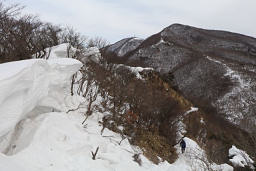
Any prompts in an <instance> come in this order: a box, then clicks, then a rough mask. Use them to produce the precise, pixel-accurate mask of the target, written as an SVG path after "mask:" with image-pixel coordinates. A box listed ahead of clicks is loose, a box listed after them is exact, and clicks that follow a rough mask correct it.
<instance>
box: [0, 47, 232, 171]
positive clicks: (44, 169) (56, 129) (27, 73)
mask: <svg viewBox="0 0 256 171" xmlns="http://www.w3.org/2000/svg"><path fill="white" fill-rule="evenodd" d="M63 47H64V46H63ZM62 50H63V51H65V49H64V48H63V49H62ZM60 54H62V53H60ZM49 59H51V58H49ZM81 66H82V64H81V63H80V62H79V61H77V60H74V59H68V58H61V59H59V58H56V59H52V60H47V61H46V60H43V59H38V60H37V59H33V60H25V61H19V62H11V63H5V64H0V171H160V170H161V171H192V170H198V171H200V170H202V171H203V170H205V168H207V167H211V168H212V169H214V170H220V171H221V170H224V171H225V170H226V171H231V170H233V168H232V167H231V166H229V165H227V164H223V165H215V164H209V163H208V161H207V159H206V157H205V154H204V150H202V149H201V148H200V147H199V146H198V145H197V143H196V142H195V141H193V140H191V139H189V138H185V141H186V143H187V148H186V152H185V153H184V154H181V152H180V148H179V145H177V146H176V148H177V153H178V155H179V158H178V159H177V161H176V162H175V163H173V164H169V163H168V162H165V161H164V162H161V163H160V164H159V165H155V164H153V163H152V162H150V161H149V160H148V159H146V158H145V157H144V156H143V155H140V158H141V160H142V165H141V166H140V165H139V164H138V163H136V162H134V161H133V155H134V154H137V153H141V150H140V149H138V148H137V147H134V146H132V145H130V143H129V142H128V140H127V139H125V140H123V141H122V142H121V144H120V143H119V142H120V141H121V136H120V135H119V134H116V133H114V132H112V131H110V130H108V129H105V130H104V132H103V134H102V135H101V129H102V125H100V124H99V121H100V120H101V118H102V116H103V114H102V113H94V114H93V115H92V116H91V117H89V118H88V119H87V120H86V122H85V124H84V125H82V124H81V123H82V121H83V120H84V113H85V112H86V110H85V109H86V108H80V109H79V110H75V111H72V112H67V111H68V110H69V109H76V108H77V106H78V105H79V104H80V103H81V102H84V103H85V106H86V104H87V102H86V101H85V99H83V98H82V97H76V96H73V97H71V96H70V79H71V76H72V75H73V74H74V73H75V72H77V71H78V70H79V68H80V67H81ZM98 99H100V97H99V98H98ZM96 102H97V103H99V102H100V101H99V100H97V101H96ZM191 110H192V111H194V110H197V109H196V108H192V109H191ZM189 112H191V111H189ZM97 147H99V151H98V153H97V155H96V160H93V159H92V154H91V152H92V151H93V152H95V150H96V148H97Z"/></svg>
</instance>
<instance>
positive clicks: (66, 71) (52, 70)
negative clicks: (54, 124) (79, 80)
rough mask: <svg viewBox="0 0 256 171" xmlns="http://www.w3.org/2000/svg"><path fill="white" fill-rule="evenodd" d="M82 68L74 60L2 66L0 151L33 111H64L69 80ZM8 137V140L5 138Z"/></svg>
mask: <svg viewBox="0 0 256 171" xmlns="http://www.w3.org/2000/svg"><path fill="white" fill-rule="evenodd" d="M81 66H82V64H81V63H80V62H79V61H77V60H74V59H68V58H65V59H55V60H48V61H46V60H44V59H32V60H25V61H17V62H10V63H6V64H0V118H1V119H0V143H1V146H0V150H1V151H4V150H6V144H5V145H4V144H3V142H6V143H7V144H8V140H9V139H10V138H11V137H10V136H11V134H10V133H11V131H12V130H13V129H14V127H15V126H16V124H17V123H18V122H19V121H21V120H22V119H24V118H26V117H28V115H29V114H30V113H29V112H31V111H32V110H33V109H35V108H36V107H40V106H44V107H47V108H51V110H52V109H55V110H60V111H63V110H65V104H64V103H65V100H64V99H65V98H66V97H67V96H68V94H69V93H70V78H71V76H72V75H73V74H74V73H75V72H76V71H77V70H78V69H79V68H80V67H81ZM6 135H9V138H6Z"/></svg>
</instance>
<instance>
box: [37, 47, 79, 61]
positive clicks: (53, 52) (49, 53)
mask: <svg viewBox="0 0 256 171" xmlns="http://www.w3.org/2000/svg"><path fill="white" fill-rule="evenodd" d="M76 51H77V49H76V48H74V47H72V46H71V45H70V44H69V43H63V44H60V45H57V46H53V47H50V48H46V49H45V52H46V54H45V57H44V58H45V59H57V58H72V57H73V56H74V55H75V53H76ZM41 53H42V52H41ZM36 55H37V54H35V55H34V57H35V56H36Z"/></svg>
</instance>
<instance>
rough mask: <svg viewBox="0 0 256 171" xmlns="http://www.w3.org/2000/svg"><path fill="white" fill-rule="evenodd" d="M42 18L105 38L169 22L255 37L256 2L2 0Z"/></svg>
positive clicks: (144, 33)
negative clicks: (20, 6) (23, 6)
mask: <svg viewBox="0 0 256 171" xmlns="http://www.w3.org/2000/svg"><path fill="white" fill-rule="evenodd" d="M5 1H7V2H10V3H20V4H21V5H25V6H26V9H25V11H26V12H27V13H33V14H37V15H39V17H40V18H41V19H42V20H43V21H48V22H52V23H55V24H62V25H69V26H72V27H74V28H75V29H76V30H77V31H79V32H81V33H83V34H84V35H87V36H90V37H93V36H101V37H103V38H106V39H107V40H109V41H110V42H112V43H113V42H115V41H118V40H120V39H122V38H125V37H130V36H136V37H141V38H146V37H148V36H150V35H152V34H155V33H157V32H159V31H161V30H162V29H163V28H165V27H167V26H169V25H171V24H173V23H182V24H187V25H192V26H196V27H201V28H206V29H217V30H227V31H232V32H237V33H241V34H246V35H249V36H253V37H256V0H126V1H125V0H5Z"/></svg>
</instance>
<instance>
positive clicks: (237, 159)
mask: <svg viewBox="0 0 256 171" xmlns="http://www.w3.org/2000/svg"><path fill="white" fill-rule="evenodd" d="M229 157H232V158H231V159H229V161H230V162H231V163H232V164H233V166H235V167H245V166H249V167H250V168H251V169H255V168H254V166H253V163H254V161H253V160H252V159H251V158H250V156H249V155H248V154H247V153H246V152H245V151H243V150H240V149H238V148H236V146H234V145H232V147H231V148H230V149H229Z"/></svg>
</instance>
